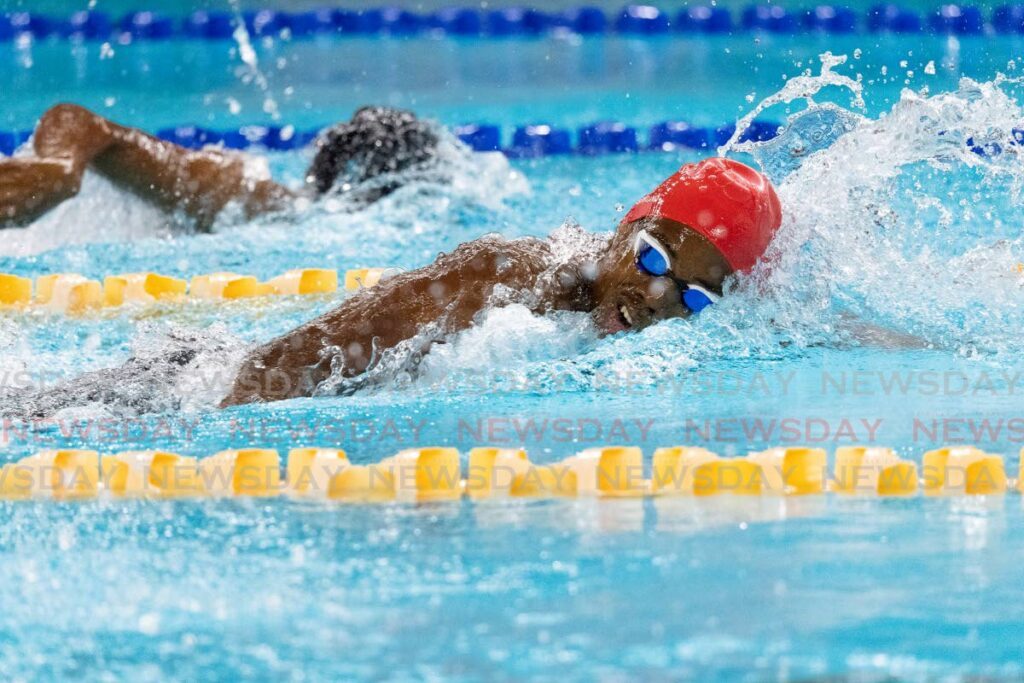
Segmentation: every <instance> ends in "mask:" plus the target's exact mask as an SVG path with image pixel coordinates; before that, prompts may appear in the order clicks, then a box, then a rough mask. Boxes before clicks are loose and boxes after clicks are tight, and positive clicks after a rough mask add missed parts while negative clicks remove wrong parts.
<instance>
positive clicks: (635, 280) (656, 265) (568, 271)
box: [221, 158, 782, 407]
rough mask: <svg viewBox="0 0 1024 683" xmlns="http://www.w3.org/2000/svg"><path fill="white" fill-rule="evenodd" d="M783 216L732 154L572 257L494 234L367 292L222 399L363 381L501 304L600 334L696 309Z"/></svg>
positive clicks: (278, 349) (650, 198) (697, 169)
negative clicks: (552, 315)
mask: <svg viewBox="0 0 1024 683" xmlns="http://www.w3.org/2000/svg"><path fill="white" fill-rule="evenodd" d="M781 219H782V211H781V207H780V204H779V199H778V197H777V196H776V194H775V190H774V189H773V188H772V185H771V183H770V182H769V181H768V179H767V178H766V177H765V176H763V175H762V174H761V173H759V172H757V171H755V170H754V169H752V168H750V167H748V166H745V165H743V164H741V163H739V162H737V161H733V160H731V159H723V158H713V159H707V160H705V161H702V162H700V163H696V164H687V165H685V166H683V167H682V168H681V169H679V171H678V172H676V173H675V174H674V175H672V176H671V177H670V178H668V179H667V180H666V181H665V182H663V183H662V184H661V185H660V186H659V187H658V188H656V189H655V190H654V191H653V192H652V193H650V194H649V195H647V196H646V197H644V198H643V199H641V200H640V201H639V202H638V203H637V204H636V205H635V206H634V207H633V208H632V209H631V210H630V211H629V213H627V214H626V216H625V218H624V219H623V220H622V222H621V223H620V224H619V226H618V228H617V229H616V230H615V232H614V233H613V234H612V236H611V237H610V239H608V240H607V241H603V242H602V241H598V242H597V244H600V246H598V247H595V248H594V249H593V250H592V251H589V252H588V253H583V254H581V255H578V256H576V257H575V258H573V259H571V260H569V261H568V262H565V263H559V262H558V258H557V257H556V255H555V254H554V253H553V250H552V247H551V243H550V242H549V241H547V240H543V239H537V238H522V239H515V240H506V239H503V238H501V237H498V236H487V237H483V238H481V239H478V240H475V241H473V242H469V243H467V244H463V245H461V246H459V247H458V248H456V249H455V250H453V251H452V252H451V253H449V254H442V255H441V256H440V257H439V258H438V259H437V260H436V261H435V262H434V263H433V264H431V265H429V266H426V267H424V268H420V269H418V270H415V271H412V272H408V273H403V274H399V275H397V276H395V277H392V278H390V279H387V280H385V281H383V282H381V283H380V284H378V285H377V286H376V287H374V288H373V289H368V290H363V291H361V292H359V293H358V294H356V295H355V296H353V297H352V298H350V299H348V300H346V301H345V302H344V303H343V304H341V305H340V306H338V307H337V308H336V309H334V310H332V311H330V312H328V313H326V314H324V315H322V316H320V317H319V318H316V319H315V320H312V321H311V322H309V323H306V324H305V325H303V326H301V327H299V328H298V329H296V330H294V331H292V332H290V333H288V334H286V335H284V336H282V337H279V338H278V339H274V340H273V341H270V342H268V343H266V344H264V345H262V346H260V347H259V348H257V349H256V350H255V351H254V352H253V353H252V354H251V355H250V356H249V357H248V358H247V359H246V360H245V362H244V363H243V365H242V368H241V370H240V371H239V373H238V375H237V377H236V378H235V380H234V386H233V387H232V389H231V391H230V393H229V394H228V396H227V398H225V399H224V401H223V402H222V404H221V405H222V406H223V407H226V406H233V405H238V404H243V403H251V402H257V401H276V400H281V399H287V398H294V397H299V396H310V395H313V394H315V393H320V392H324V388H325V386H326V383H328V380H332V381H335V382H337V381H338V380H339V379H342V380H344V379H345V378H353V377H358V376H359V375H361V374H363V373H365V372H367V371H368V370H370V369H371V368H372V367H373V366H374V364H375V363H377V362H379V360H380V357H381V354H382V353H384V352H386V351H387V350H389V349H393V348H395V347H397V346H398V345H400V344H403V343H406V342H411V341H412V342H415V343H416V344H418V345H419V346H420V348H417V349H412V351H413V352H414V354H421V353H425V352H427V351H428V350H429V347H430V345H432V344H434V343H439V342H443V341H444V340H445V338H447V337H448V336H450V335H452V334H454V333H456V332H459V331H461V330H464V329H466V328H468V327H470V326H471V325H472V324H473V322H474V320H475V319H476V318H477V316H478V315H479V314H480V313H481V312H482V311H484V310H485V309H486V308H488V307H489V306H492V305H496V304H499V305H500V304H502V303H511V302H517V303H524V304H526V305H527V306H528V307H529V308H530V309H531V310H532V311H533V312H534V313H537V314H544V313H547V312H550V311H579V312H586V313H589V314H590V315H591V316H592V318H593V321H594V323H595V324H596V326H597V328H598V329H599V331H600V332H601V333H602V334H615V333H618V332H624V331H635V330H641V329H643V328H645V327H647V326H649V325H651V324H653V323H655V322H657V321H659V320H665V319H667V318H679V317H688V316H692V315H695V314H697V313H700V311H701V310H703V309H704V308H706V307H708V306H710V305H713V304H714V303H715V302H716V301H718V299H719V297H721V296H722V293H723V286H724V284H725V281H726V278H728V277H729V276H731V275H733V274H734V273H739V272H744V271H749V270H750V269H751V268H752V267H753V266H754V265H755V264H756V263H757V262H758V260H759V259H760V258H761V257H762V255H763V254H764V253H765V250H766V249H767V248H768V245H769V243H770V242H771V240H772V238H773V237H774V235H775V232H776V231H777V230H778V228H779V225H780V223H781Z"/></svg>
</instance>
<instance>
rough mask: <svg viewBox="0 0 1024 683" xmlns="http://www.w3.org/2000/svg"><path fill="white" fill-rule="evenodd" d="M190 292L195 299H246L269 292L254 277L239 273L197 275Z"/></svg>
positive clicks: (191, 284) (190, 285)
mask: <svg viewBox="0 0 1024 683" xmlns="http://www.w3.org/2000/svg"><path fill="white" fill-rule="evenodd" d="M188 290H189V295H190V296H192V298H194V299H246V298H249V297H253V296H259V295H260V294H262V293H264V292H266V291H267V290H266V289H265V288H263V287H261V286H260V281H259V280H257V279H256V278H255V277H253V276H252V275H239V274H238V273H210V274H209V275H196V276H195V277H194V278H192V282H191V283H189V286H188Z"/></svg>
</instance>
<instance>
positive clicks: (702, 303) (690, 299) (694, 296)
mask: <svg viewBox="0 0 1024 683" xmlns="http://www.w3.org/2000/svg"><path fill="white" fill-rule="evenodd" d="M713 303H715V302H714V301H712V300H711V298H710V297H708V295H707V294H705V293H704V292H702V291H700V290H699V289H687V290H686V291H684V292H683V304H684V305H685V306H686V307H687V308H689V309H690V311H692V312H693V313H700V312H701V311H703V310H704V309H705V308H707V307H708V306H710V305H711V304H713Z"/></svg>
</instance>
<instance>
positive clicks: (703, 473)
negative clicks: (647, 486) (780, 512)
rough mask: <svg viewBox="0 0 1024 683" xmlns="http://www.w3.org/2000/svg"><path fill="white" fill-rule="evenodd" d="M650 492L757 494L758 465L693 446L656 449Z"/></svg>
mask: <svg viewBox="0 0 1024 683" xmlns="http://www.w3.org/2000/svg"><path fill="white" fill-rule="evenodd" d="M651 469H652V471H651V493H654V494H657V495H679V494H685V495H694V496H711V495H716V494H721V493H733V494H737V495H755V496H756V495H758V494H760V493H761V489H762V483H763V479H764V477H763V476H762V474H761V466H760V465H759V464H758V463H756V462H754V461H753V460H749V459H746V458H720V457H718V455H716V454H715V453H712V452H711V451H709V450H707V449H705V448H697V447H692V446H675V447H672V448H659V449H657V450H656V451H654V460H653V462H652V465H651Z"/></svg>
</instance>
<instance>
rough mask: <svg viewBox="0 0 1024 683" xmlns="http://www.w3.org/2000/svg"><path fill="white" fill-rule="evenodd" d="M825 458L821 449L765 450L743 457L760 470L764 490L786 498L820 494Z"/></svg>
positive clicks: (823, 478) (822, 486) (823, 483)
mask: <svg viewBox="0 0 1024 683" xmlns="http://www.w3.org/2000/svg"><path fill="white" fill-rule="evenodd" d="M827 459H828V456H827V455H826V454H825V451H824V449H822V448H769V449H767V450H764V451H760V452H757V453H751V454H750V455H748V456H747V460H749V461H750V462H752V463H754V464H756V465H757V466H758V467H760V468H761V476H762V478H763V479H762V482H763V487H764V489H765V491H768V492H771V493H777V494H786V495H804V494H809V493H821V492H822V491H824V490H825V462H826V460H827Z"/></svg>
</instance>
